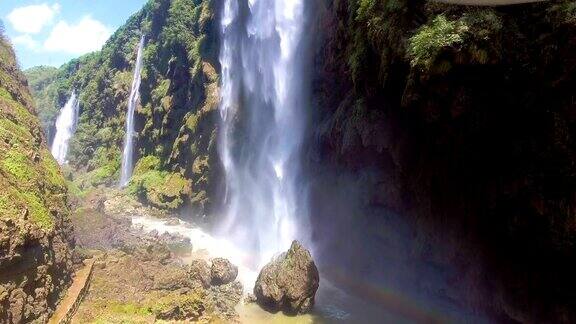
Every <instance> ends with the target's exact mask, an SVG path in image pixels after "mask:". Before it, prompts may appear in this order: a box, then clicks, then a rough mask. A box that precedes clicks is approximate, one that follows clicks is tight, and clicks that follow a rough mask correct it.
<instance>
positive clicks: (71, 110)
mask: <svg viewBox="0 0 576 324" xmlns="http://www.w3.org/2000/svg"><path fill="white" fill-rule="evenodd" d="M78 109H79V102H78V98H77V96H76V93H75V92H72V95H71V96H70V99H68V102H66V105H64V107H63V108H62V109H61V110H60V114H59V115H58V118H57V119H56V135H55V136H54V141H53V142H52V148H51V152H52V155H53V156H54V158H55V159H56V161H58V163H59V164H60V165H62V164H64V163H66V156H67V155H68V143H69V142H70V139H71V138H72V135H74V132H75V131H76V126H77V123H78Z"/></svg>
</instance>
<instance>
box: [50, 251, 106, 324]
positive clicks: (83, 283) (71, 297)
mask: <svg viewBox="0 0 576 324" xmlns="http://www.w3.org/2000/svg"><path fill="white" fill-rule="evenodd" d="M94 261H96V259H95V258H93V259H90V260H85V261H84V264H85V266H84V268H82V269H80V270H79V271H78V272H76V277H74V281H73V282H72V285H71V286H70V288H68V291H67V292H66V297H64V299H63V300H62V301H61V302H60V304H59V305H58V308H56V311H55V312H54V315H52V318H50V321H49V322H48V323H49V324H64V323H70V320H71V319H72V316H74V313H75V312H76V311H77V310H78V307H79V306H80V303H81V302H82V298H84V295H86V292H87V291H88V286H89V285H90V279H91V278H92V269H93V267H94Z"/></svg>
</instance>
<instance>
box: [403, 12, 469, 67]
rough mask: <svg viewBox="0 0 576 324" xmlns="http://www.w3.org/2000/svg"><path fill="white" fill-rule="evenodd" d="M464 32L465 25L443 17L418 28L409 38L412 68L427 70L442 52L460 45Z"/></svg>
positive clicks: (440, 16) (438, 17) (466, 28)
mask: <svg viewBox="0 0 576 324" xmlns="http://www.w3.org/2000/svg"><path fill="white" fill-rule="evenodd" d="M466 31H468V27H467V26H466V25H463V24H460V23H459V22H458V21H448V20H447V19H446V17H444V15H439V16H437V17H436V18H434V20H433V21H432V23H431V24H430V25H424V26H422V27H420V29H419V30H418V32H417V33H416V34H415V35H414V36H412V38H410V49H409V55H410V57H411V63H412V66H415V67H422V68H425V69H429V68H430V67H431V66H432V65H433V64H434V63H436V58H437V57H438V55H439V54H440V53H441V52H442V51H443V50H445V49H446V48H448V47H455V46H457V45H458V44H462V41H463V37H462V34H463V33H465V32H466Z"/></svg>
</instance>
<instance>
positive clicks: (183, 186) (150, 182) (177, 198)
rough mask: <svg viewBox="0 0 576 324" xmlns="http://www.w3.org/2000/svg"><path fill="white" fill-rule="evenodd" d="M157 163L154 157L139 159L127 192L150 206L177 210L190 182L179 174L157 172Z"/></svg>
mask: <svg viewBox="0 0 576 324" xmlns="http://www.w3.org/2000/svg"><path fill="white" fill-rule="evenodd" d="M159 162H160V160H159V159H158V158H157V157H154V156H147V157H144V158H142V159H140V161H139V162H138V164H137V165H136V168H135V170H134V175H133V177H132V180H131V181H130V185H129V191H130V193H131V194H133V195H135V196H136V197H138V198H140V199H142V200H143V201H145V202H147V203H148V204H150V205H151V206H154V207H157V208H162V209H169V210H174V209H178V208H180V207H181V206H182V205H183V204H184V200H183V198H184V197H185V195H186V194H188V193H189V191H190V182H189V181H188V180H187V179H185V178H183V177H182V176H181V175H180V174H179V173H171V172H168V171H161V170H159Z"/></svg>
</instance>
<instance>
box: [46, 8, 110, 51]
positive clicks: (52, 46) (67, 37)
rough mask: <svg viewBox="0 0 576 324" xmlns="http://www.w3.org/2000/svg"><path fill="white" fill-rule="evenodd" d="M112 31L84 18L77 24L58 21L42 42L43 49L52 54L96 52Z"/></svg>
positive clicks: (88, 17) (95, 21)
mask: <svg viewBox="0 0 576 324" xmlns="http://www.w3.org/2000/svg"><path fill="white" fill-rule="evenodd" d="M111 34H112V31H111V29H110V28H108V27H106V26H105V25H104V24H102V23H101V22H99V21H98V20H94V19H92V18H91V17H90V16H85V17H84V18H82V20H80V22H78V23H77V24H69V23H68V22H66V21H63V20H61V21H59V22H58V23H57V24H56V26H54V28H53V29H52V31H51V32H50V35H49V36H48V38H47V39H46V41H45V42H44V49H45V50H47V51H52V52H66V53H70V54H85V53H89V52H93V51H97V50H99V49H101V48H102V45H104V43H105V42H106V40H108V38H109V37H110V35H111Z"/></svg>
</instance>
